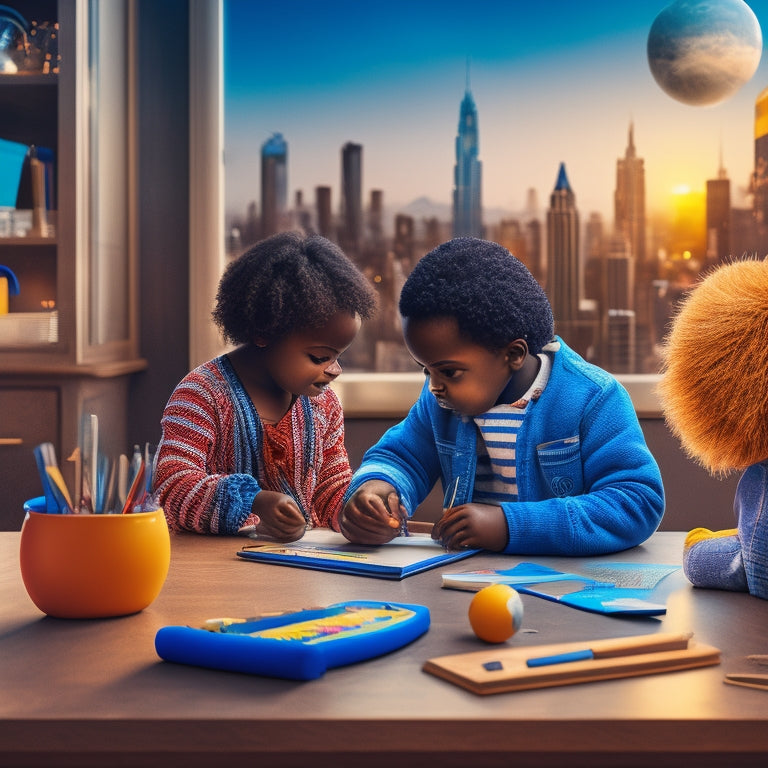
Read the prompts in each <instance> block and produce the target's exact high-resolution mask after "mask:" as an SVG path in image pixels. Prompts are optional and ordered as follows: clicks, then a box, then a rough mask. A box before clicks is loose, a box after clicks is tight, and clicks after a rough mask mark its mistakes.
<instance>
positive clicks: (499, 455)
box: [472, 353, 552, 505]
mask: <svg viewBox="0 0 768 768" xmlns="http://www.w3.org/2000/svg"><path fill="white" fill-rule="evenodd" d="M539 359H540V360H541V366H540V367H539V372H538V374H537V375H536V379H535V380H534V382H533V384H531V386H530V388H529V389H528V391H527V392H526V393H525V394H524V395H523V396H522V397H521V398H520V399H519V400H517V401H516V402H514V403H504V404H502V405H496V406H494V407H493V408H491V409H490V410H489V411H487V412H486V413H482V414H480V415H479V416H475V418H474V422H475V424H476V425H477V429H478V431H479V433H480V437H481V438H482V439H481V440H478V441H477V469H476V471H475V488H474V493H473V496H472V501H476V502H479V503H482V504H496V505H498V504H501V503H502V502H509V501H517V465H516V452H515V447H516V444H517V433H518V431H519V430H520V427H521V425H522V423H523V419H524V418H525V414H526V412H527V411H528V407H529V406H530V403H531V401H533V400H538V398H539V397H540V395H541V393H542V392H543V391H544V387H546V385H547V381H548V380H549V372H550V371H551V369H552V359H551V357H550V356H549V354H546V353H543V354H540V355H539Z"/></svg>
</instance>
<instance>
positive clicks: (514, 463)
mask: <svg viewBox="0 0 768 768" xmlns="http://www.w3.org/2000/svg"><path fill="white" fill-rule="evenodd" d="M400 314H401V316H402V320H403V333H404V336H405V343H406V345H407V347H408V350H409V351H410V353H411V355H412V356H413V358H414V359H415V360H416V361H417V362H418V363H419V365H421V366H422V367H423V369H424V373H425V374H426V376H427V381H426V383H425V385H424V389H423V390H422V393H421V395H420V397H419V399H418V401H417V402H416V403H415V405H414V406H413V407H412V408H411V410H410V412H409V413H408V415H407V417H406V418H405V419H404V420H403V421H402V422H400V423H399V424H397V425H395V426H394V427H391V428H390V429H389V430H387V432H386V433H385V434H384V435H383V436H382V437H381V439H380V440H379V441H378V443H376V445H374V446H373V447H372V448H370V449H369V450H368V451H367V452H366V453H365V455H364V456H363V461H362V464H361V466H360V468H359V469H358V470H357V471H356V472H355V474H354V476H353V478H352V483H351V485H350V488H349V490H348V491H347V494H346V496H345V505H344V508H343V510H342V512H341V513H340V515H339V525H340V530H341V531H342V532H343V533H344V535H345V536H346V537H347V539H349V540H350V541H353V542H357V543H360V544H383V543H385V542H387V541H390V540H391V539H392V538H394V537H395V536H397V535H398V534H399V532H400V527H401V526H400V521H401V518H402V519H405V518H406V517H407V516H410V515H411V514H413V511H414V510H415V509H416V507H417V506H418V505H419V504H420V503H421V502H422V501H423V500H424V499H425V498H426V496H427V495H428V493H429V492H430V490H431V489H432V486H433V485H434V484H435V482H436V481H437V479H438V478H440V479H441V480H442V485H443V488H444V489H446V490H447V491H448V498H450V497H451V496H452V495H454V493H455V496H454V498H453V503H452V504H447V507H448V508H447V509H444V510H443V515H442V517H441V519H440V520H439V521H438V522H437V523H436V524H435V526H434V528H433V531H432V537H433V538H435V539H437V540H438V541H440V542H441V543H442V544H443V545H444V546H445V547H447V548H450V549H458V548H464V547H470V548H482V549H487V550H491V551H495V552H506V553H509V554H537V555H581V556H583V555H598V554H603V553H607V552H615V551H618V550H621V549H627V548H629V547H633V546H635V545H637V544H640V543H641V542H642V541H644V540H645V539H647V538H648V537H649V536H650V535H651V534H652V533H653V532H654V531H655V530H656V528H657V527H658V525H659V522H660V520H661V517H662V514H663V512H664V490H663V486H662V481H661V474H660V472H659V468H658V466H657V464H656V461H655V460H654V458H653V456H652V455H651V453H650V451H649V450H648V447H647V445H646V443H645V439H644V437H643V433H642V430H641V429H640V424H639V422H638V420H637V416H636V414H635V411H634V408H633V406H632V402H631V400H630V398H629V395H628V394H627V392H626V390H625V389H624V388H623V387H622V386H621V385H620V384H619V383H618V382H617V381H616V379H614V378H613V377H612V376H611V375H610V374H608V373H606V372H605V371H603V370H602V369H600V368H598V367H596V366H594V365H591V364H589V363H587V362H586V361H585V360H584V359H582V358H581V357H580V356H579V355H578V354H576V353H575V352H574V351H573V350H571V349H569V347H568V346H567V345H566V344H565V343H564V342H563V341H562V340H561V339H559V338H557V337H555V335H554V323H553V317H552V310H551V307H550V304H549V301H548V300H547V297H546V295H545V293H544V291H543V289H542V288H541V286H540V285H539V284H538V283H537V282H536V280H535V279H534V278H533V276H532V275H531V274H530V272H529V271H528V270H527V269H526V267H525V266H524V265H523V264H522V263H521V262H520V261H518V260H517V259H516V258H515V257H514V256H512V254H510V253H509V251H507V250H506V249H505V248H503V247H502V246H500V245H498V244H496V243H492V242H488V241H485V240H479V239H476V238H456V239H454V240H450V241H449V242H447V243H443V244H442V245H440V246H438V247H437V248H435V249H434V250H433V251H431V252H430V253H428V254H427V255H426V256H424V257H423V258H422V259H421V260H420V261H419V262H418V263H417V265H416V267H415V268H414V270H413V272H412V273H411V275H410V276H409V277H408V279H407V281H406V283H405V285H404V286H403V290H402V293H401V296H400Z"/></svg>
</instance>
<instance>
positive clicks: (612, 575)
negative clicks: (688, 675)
mask: <svg viewBox="0 0 768 768" xmlns="http://www.w3.org/2000/svg"><path fill="white" fill-rule="evenodd" d="M580 571H581V573H563V572H562V571H557V570H555V569H554V568H549V567H547V566H545V565H539V564H537V563H520V564H519V565H516V566H515V567H514V568H508V569H498V570H492V569H486V570H482V571H467V572H464V573H444V574H443V576H442V586H443V587H445V588H448V589H463V590H468V591H471V592H476V591H478V590H480V589H482V588H483V587H487V586H488V585H489V584H508V585H509V586H511V587H512V588H513V589H516V590H517V591H518V592H520V593H521V594H525V595H534V596H536V597H541V598H544V599H545V600H552V601H553V602H556V603H561V604H562V605H567V606H569V607H571V608H578V609H580V610H582V611H591V612H592V613H603V614H609V615H610V614H618V615H621V616H627V615H634V616H659V615H662V614H664V613H666V611H667V608H666V602H665V601H666V594H667V592H668V590H667V589H662V586H661V584H662V582H663V581H664V579H666V578H667V577H668V576H669V575H670V574H672V573H674V572H676V571H680V566H678V565H657V564H649V563H622V562H616V563H605V562H600V563H584V564H583V565H582V566H581V568H580ZM665 586H667V585H665ZM668 586H669V587H674V586H675V584H674V582H669V583H668Z"/></svg>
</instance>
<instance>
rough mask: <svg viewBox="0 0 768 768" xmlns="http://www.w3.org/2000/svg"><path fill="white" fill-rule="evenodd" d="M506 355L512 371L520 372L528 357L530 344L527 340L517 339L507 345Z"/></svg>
mask: <svg viewBox="0 0 768 768" xmlns="http://www.w3.org/2000/svg"><path fill="white" fill-rule="evenodd" d="M505 354H506V358H507V361H508V363H509V367H510V369H511V370H513V371H516V370H518V369H519V368H520V367H521V366H522V365H523V363H524V362H525V358H526V357H528V342H527V341H525V339H515V340H514V341H510V342H509V344H507V346H506V349H505Z"/></svg>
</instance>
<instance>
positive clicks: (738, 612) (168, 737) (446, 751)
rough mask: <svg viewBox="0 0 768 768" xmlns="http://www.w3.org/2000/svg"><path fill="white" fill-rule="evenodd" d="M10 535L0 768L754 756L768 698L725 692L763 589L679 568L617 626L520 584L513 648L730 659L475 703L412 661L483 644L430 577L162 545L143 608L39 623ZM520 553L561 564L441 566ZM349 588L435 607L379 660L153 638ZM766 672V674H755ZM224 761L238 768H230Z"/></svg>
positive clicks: (2, 557)
mask: <svg viewBox="0 0 768 768" xmlns="http://www.w3.org/2000/svg"><path fill="white" fill-rule="evenodd" d="M682 538H683V534H679V533H659V534H656V535H655V536H654V537H653V538H652V539H651V540H650V541H649V542H647V543H646V544H645V545H643V546H641V547H637V548H635V549H633V550H629V551H627V552H622V553H618V554H615V555H611V556H608V557H605V558H595V559H602V560H604V561H619V560H621V561H626V562H632V561H635V562H651V563H669V564H679V562H680V557H681V552H682ZM18 543H19V534H18V533H2V534H0V765H2V766H11V765H13V766H43V765H44V766H48V767H49V768H50V767H51V766H78V767H80V768H86V767H87V766H103V765H120V766H149V765H158V766H159V765H162V766H175V765H182V764H183V765H185V766H188V767H189V768H196V766H203V765H206V766H208V765H211V764H212V762H215V764H221V761H222V760H227V761H230V760H238V759H248V760H249V762H250V761H251V760H255V761H256V762H255V763H254V764H257V765H259V766H302V768H308V767H309V766H313V765H322V766H326V765H328V766H347V765H361V764H364V765H365V766H366V768H377V767H378V766H388V767H390V766H396V767H397V768H405V767H406V766H411V765H419V766H424V765H433V764H434V765H439V766H441V768H445V767H450V766H472V767H473V768H479V767H480V766H496V765H499V766H500V765H514V766H516V768H519V767H520V766H528V765H535V766H537V768H546V767H547V766H556V765H567V766H569V768H576V767H577V766H582V765H584V766H606V767H607V766H611V767H612V768H617V767H618V766H648V765H653V766H654V767H655V768H663V766H678V765H696V766H699V767H702V766H703V767H705V768H706V766H714V765H729V766H730V765H738V766H739V768H744V766H751V765H757V764H761V765H764V764H765V758H766V756H768V693H766V692H764V691H760V690H755V689H748V688H740V687H736V686H731V685H726V684H724V683H723V677H724V675H725V674H726V673H728V672H740V671H758V672H759V671H761V670H760V669H759V668H758V669H755V668H754V662H750V661H748V660H747V659H746V656H747V655H748V654H754V653H766V652H768V641H766V640H765V637H766V631H765V630H766V627H768V601H761V600H758V599H757V598H754V597H750V596H749V595H746V594H734V593H725V592H718V591H708V590H695V589H693V588H692V587H691V586H690V585H689V584H688V583H687V582H686V581H685V579H684V578H683V576H682V574H675V575H673V576H671V577H668V578H671V579H674V580H676V583H675V584H674V585H673V586H674V587H675V588H674V589H673V590H672V592H671V594H670V595H669V597H668V600H667V614H666V616H664V617H661V618H655V619H649V618H645V619H627V618H624V619H620V618H609V617H604V616H598V615H593V614H588V613H585V612H582V611H577V610H573V609H570V608H567V607H564V606H560V605H557V604H555V603H552V602H548V601H545V600H541V599H538V598H535V597H529V596H523V597H522V599H523V603H524V606H525V617H524V621H523V630H522V631H520V632H519V633H518V634H517V635H515V636H514V637H513V638H512V639H511V640H510V641H509V643H510V644H513V645H516V646H517V645H520V646H523V645H524V646H530V647H535V646H538V645H545V644H548V643H552V642H560V641H571V640H574V641H576V640H588V639H593V638H604V637H605V638H607V637H618V636H627V635H635V634H645V633H649V632H656V631H658V632H684V631H693V632H694V633H695V638H696V639H697V640H699V641H700V642H703V643H707V644H710V645H714V646H717V647H718V648H720V649H721V650H722V663H721V664H720V665H719V666H715V667H707V668H702V669H696V670H688V671H682V672H672V673H667V674H660V675H653V676H648V677H640V678H632V679H625V680H610V681H603V682H596V683H588V684H583V685H573V686H566V687H560V688H550V689H543V690H533V691H524V692H519V693H507V694H496V695H492V696H476V695H474V694H472V693H469V692H468V691H465V690H463V689H461V688H459V687H457V686H454V685H452V684H450V683H448V682H445V681H443V680H441V679H438V678H436V677H433V676H431V675H428V674H426V673H424V672H423V671H422V669H421V668H422V664H423V663H424V661H425V660H426V659H428V658H432V657H435V656H442V655H445V654H450V653H461V652H464V651H476V650H481V649H482V648H483V647H485V646H483V645H482V644H480V642H479V641H478V640H477V639H476V638H475V637H474V635H473V634H472V632H471V629H470V627H469V624H468V621H467V608H468V606H469V602H470V600H471V599H472V594H471V593H469V592H458V591H453V590H443V589H440V573H441V570H440V569H436V570H432V571H428V572H425V573H422V574H418V575H416V576H412V577H410V578H407V579H405V580H403V581H401V582H389V581H382V580H378V579H371V578H365V577H358V576H342V575H337V574H330V573H321V572H315V571H306V570H301V569H298V568H289V567H284V566H277V565H263V564H258V563H254V562H247V561H244V560H241V559H239V558H237V557H236V556H235V552H236V550H237V549H238V548H239V547H240V546H241V545H242V544H243V542H242V540H239V539H235V538H216V537H203V536H196V535H193V534H182V535H175V536H173V537H172V563H171V568H170V573H169V575H168V579H167V581H166V584H165V586H164V587H163V590H162V592H161V594H160V596H159V597H158V598H157V600H156V601H155V602H154V603H153V604H152V605H150V606H149V608H147V609H146V610H144V611H142V612H141V613H139V614H135V615H133V616H127V617H122V618H116V619H105V620H89V621H71V620H61V619H52V618H49V617H45V616H43V615H42V614H41V613H40V612H39V611H38V610H37V608H35V606H34V605H33V603H32V602H31V601H30V600H29V598H28V596H27V594H26V592H25V590H24V586H23V583H22V581H21V576H20V574H19V567H18ZM521 559H527V560H535V561H536V562H541V563H543V564H547V565H550V566H553V567H555V568H558V569H560V570H573V569H574V568H577V566H578V561H574V560H568V559H563V558H520V559H518V558H510V557H501V556H498V555H478V556H475V557H473V558H471V559H469V560H465V561H463V562H461V563H455V564H453V565H448V566H445V567H444V569H443V570H445V571H451V570H452V571H460V570H467V569H470V568H475V567H477V568H479V567H511V566H513V565H514V564H516V563H517V562H520V560H521ZM354 599H373V600H391V601H399V602H407V603H421V604H424V605H427V606H428V607H429V608H430V611H431V617H432V623H431V628H430V630H429V632H428V633H427V634H426V635H424V636H422V637H421V638H419V639H418V640H416V641H415V642H414V643H412V644H411V645H409V646H407V647H405V648H403V649H401V650H399V651H396V652H394V653H392V654H390V655H388V656H385V657H381V658H378V659H373V660H370V661H367V662H364V663H361V664H357V665H353V666H350V667H346V668H342V669H334V670H329V671H328V672H327V673H326V674H325V676H324V677H322V678H320V679H319V680H315V681H311V682H292V681H284V680H276V679H269V678H260V677H253V676H248V675H241V674H235V673H227V672H219V671H214V670H207V669H198V668H194V667H185V666H181V665H175V664H170V663H168V662H163V661H161V660H159V659H158V657H157V656H156V654H155V650H154V636H155V632H156V631H157V629H158V628H160V627H161V626H164V625H166V624H198V623H199V622H200V620H203V619H206V618H211V617H214V616H222V615H227V616H252V615H255V614H260V613H263V612H268V611H277V610H286V609H299V608H303V607H308V606H315V605H328V604H331V603H335V602H341V601H344V600H354ZM763 671H768V670H765V669H763ZM228 764H230V765H231V764H232V763H231V762H229V763H228Z"/></svg>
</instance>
